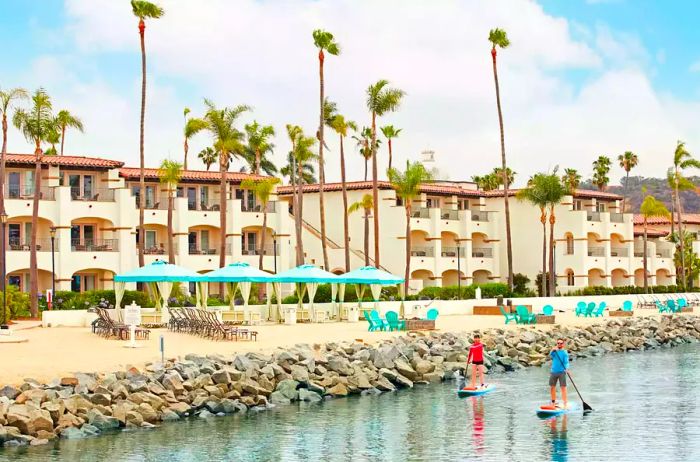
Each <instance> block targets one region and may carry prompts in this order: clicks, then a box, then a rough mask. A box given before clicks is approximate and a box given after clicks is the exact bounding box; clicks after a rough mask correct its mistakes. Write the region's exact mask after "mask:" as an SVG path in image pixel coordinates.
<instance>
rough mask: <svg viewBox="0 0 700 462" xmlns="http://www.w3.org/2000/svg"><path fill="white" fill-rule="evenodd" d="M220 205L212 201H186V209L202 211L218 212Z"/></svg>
mask: <svg viewBox="0 0 700 462" xmlns="http://www.w3.org/2000/svg"><path fill="white" fill-rule="evenodd" d="M220 207H221V205H220V204H219V203H214V202H187V210H200V211H202V212H218V211H219V209H220Z"/></svg>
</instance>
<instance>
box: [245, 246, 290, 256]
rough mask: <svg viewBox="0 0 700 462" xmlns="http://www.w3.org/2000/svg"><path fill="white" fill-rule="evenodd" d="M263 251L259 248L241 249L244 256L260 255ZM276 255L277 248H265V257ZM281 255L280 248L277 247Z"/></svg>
mask: <svg viewBox="0 0 700 462" xmlns="http://www.w3.org/2000/svg"><path fill="white" fill-rule="evenodd" d="M261 250H262V249H259V248H245V247H244V248H242V249H241V254H242V255H260V251H261ZM274 254H275V248H274V246H272V245H270V246H265V250H264V251H263V255H274ZM279 254H280V248H279V246H277V255H279Z"/></svg>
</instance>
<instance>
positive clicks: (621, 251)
mask: <svg viewBox="0 0 700 462" xmlns="http://www.w3.org/2000/svg"><path fill="white" fill-rule="evenodd" d="M610 256H612V257H629V250H628V249H627V248H626V247H613V248H611V249H610Z"/></svg>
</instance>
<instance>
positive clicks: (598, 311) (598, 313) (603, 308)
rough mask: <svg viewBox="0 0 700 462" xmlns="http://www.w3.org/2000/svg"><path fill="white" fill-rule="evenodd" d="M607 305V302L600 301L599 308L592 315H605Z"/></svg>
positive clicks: (597, 316)
mask: <svg viewBox="0 0 700 462" xmlns="http://www.w3.org/2000/svg"><path fill="white" fill-rule="evenodd" d="M606 306H607V303H605V302H600V304H599V305H598V308H597V309H596V310H595V311H593V313H592V316H593V317H596V318H599V317H601V316H603V312H604V311H605V307H606Z"/></svg>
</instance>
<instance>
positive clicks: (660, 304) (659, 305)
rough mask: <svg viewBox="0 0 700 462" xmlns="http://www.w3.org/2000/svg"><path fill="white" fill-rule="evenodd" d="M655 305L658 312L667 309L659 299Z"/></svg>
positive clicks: (664, 311)
mask: <svg viewBox="0 0 700 462" xmlns="http://www.w3.org/2000/svg"><path fill="white" fill-rule="evenodd" d="M656 307H657V308H658V309H659V313H666V312H667V311H668V307H667V306H666V305H664V304H663V303H661V302H659V301H657V302H656Z"/></svg>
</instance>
